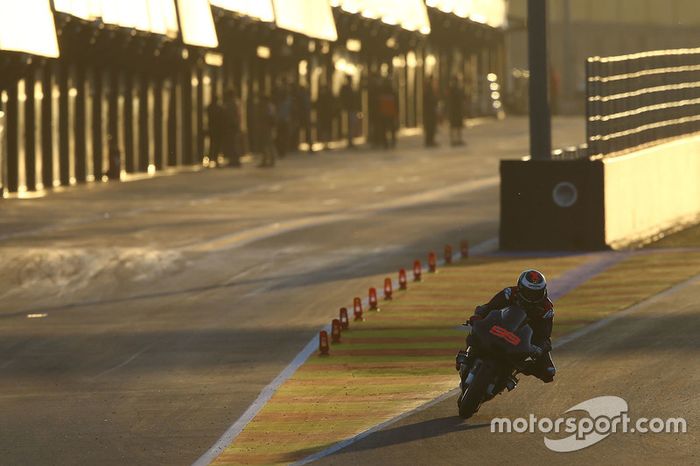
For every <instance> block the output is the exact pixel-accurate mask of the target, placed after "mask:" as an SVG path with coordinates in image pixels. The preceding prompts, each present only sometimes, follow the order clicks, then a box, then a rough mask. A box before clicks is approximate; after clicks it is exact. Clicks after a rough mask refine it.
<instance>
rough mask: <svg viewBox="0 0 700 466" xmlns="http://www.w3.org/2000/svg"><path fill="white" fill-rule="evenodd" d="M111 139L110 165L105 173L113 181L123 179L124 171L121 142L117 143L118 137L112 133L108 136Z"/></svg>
mask: <svg viewBox="0 0 700 466" xmlns="http://www.w3.org/2000/svg"><path fill="white" fill-rule="evenodd" d="M108 140H109V166H108V168H107V171H106V172H105V173H104V174H105V175H106V176H107V179H109V180H111V181H119V180H120V179H121V172H122V154H121V151H120V150H119V144H118V143H117V138H115V137H114V136H112V135H111V134H110V135H109V136H108Z"/></svg>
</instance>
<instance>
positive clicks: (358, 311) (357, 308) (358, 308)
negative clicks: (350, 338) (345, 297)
mask: <svg viewBox="0 0 700 466" xmlns="http://www.w3.org/2000/svg"><path fill="white" fill-rule="evenodd" d="M352 307H353V314H355V320H356V321H357V320H364V318H363V317H362V300H361V299H360V298H355V299H354V300H353V303H352Z"/></svg>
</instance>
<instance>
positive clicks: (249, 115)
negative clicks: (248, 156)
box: [245, 89, 260, 153]
mask: <svg viewBox="0 0 700 466" xmlns="http://www.w3.org/2000/svg"><path fill="white" fill-rule="evenodd" d="M245 105H246V126H247V127H248V135H247V136H248V138H247V139H248V148H249V150H250V152H252V153H259V152H260V148H259V147H258V142H259V140H260V137H259V130H258V120H259V118H258V109H259V107H260V95H259V93H258V91H257V90H256V89H252V90H251V92H250V94H248V99H247V101H246V104H245Z"/></svg>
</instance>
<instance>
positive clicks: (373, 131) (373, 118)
mask: <svg viewBox="0 0 700 466" xmlns="http://www.w3.org/2000/svg"><path fill="white" fill-rule="evenodd" d="M381 87H382V86H381V80H380V78H379V77H378V76H377V75H376V74H373V75H371V76H370V78H369V83H368V84H367V100H368V106H367V125H368V127H369V142H370V144H371V145H372V147H379V146H381V144H382V134H381V115H380V114H379V95H380V91H381Z"/></svg>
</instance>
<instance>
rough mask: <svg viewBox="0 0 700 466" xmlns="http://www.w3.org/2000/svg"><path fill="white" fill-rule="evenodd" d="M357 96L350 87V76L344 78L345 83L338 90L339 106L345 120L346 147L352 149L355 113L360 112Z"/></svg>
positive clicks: (355, 124)
mask: <svg viewBox="0 0 700 466" xmlns="http://www.w3.org/2000/svg"><path fill="white" fill-rule="evenodd" d="M359 100H360V99H359V95H358V93H357V92H356V91H355V89H353V87H352V76H350V75H347V76H345V83H344V84H343V87H342V88H341V89H340V105H341V106H342V109H343V111H344V112H345V116H346V119H347V128H346V129H347V137H348V147H351V148H354V147H355V143H354V142H353V138H354V137H355V134H356V133H357V112H358V111H359V110H360V105H359Z"/></svg>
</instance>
